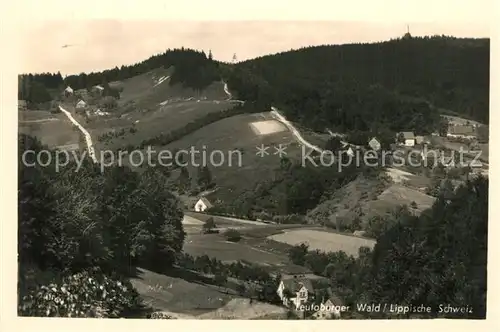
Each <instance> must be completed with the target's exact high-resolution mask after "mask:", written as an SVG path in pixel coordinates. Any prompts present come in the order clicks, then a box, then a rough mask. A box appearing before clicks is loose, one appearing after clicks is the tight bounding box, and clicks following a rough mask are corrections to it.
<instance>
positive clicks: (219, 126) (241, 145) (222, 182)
mask: <svg viewBox="0 0 500 332" xmlns="http://www.w3.org/2000/svg"><path fill="white" fill-rule="evenodd" d="M263 120H272V117H271V116H270V114H269V112H265V113H255V114H242V115H236V116H232V117H229V118H226V119H222V120H219V121H217V122H214V123H211V124H209V125H207V126H204V127H203V128H201V129H199V130H196V131H195V132H193V133H191V134H188V135H186V136H184V137H182V138H181V139H179V140H177V141H175V142H172V143H170V144H169V145H167V146H162V147H159V149H166V150H169V151H175V150H176V149H179V150H189V149H191V148H193V149H195V150H196V151H206V154H205V155H206V156H207V158H206V159H207V163H208V166H209V168H210V171H211V173H212V177H213V180H214V182H215V183H216V184H217V186H218V187H219V188H220V189H219V190H218V191H217V192H216V193H214V194H213V195H209V196H210V197H212V196H214V197H216V198H217V199H220V200H221V201H224V200H231V201H232V200H234V197H235V196H236V195H238V194H239V193H241V192H243V191H245V190H246V189H248V188H253V186H255V185H256V184H257V183H258V182H260V181H263V180H266V179H271V178H272V177H273V174H274V172H275V171H276V170H277V169H278V168H279V166H280V160H281V159H280V157H279V156H278V155H276V154H275V152H276V150H275V148H276V147H277V146H278V145H279V144H281V145H282V146H284V147H285V148H286V153H287V157H288V158H289V159H291V160H294V159H295V160H300V155H301V150H300V146H299V145H298V144H297V143H296V142H295V140H294V138H293V135H292V134H291V133H290V132H289V131H283V132H279V133H274V134H269V135H263V136H262V135H257V134H255V132H254V131H253V130H252V129H251V127H250V125H249V124H250V123H253V122H256V121H263ZM261 145H264V146H267V147H268V150H267V152H268V154H267V155H266V156H264V157H261V156H259V155H256V152H257V151H258V150H257V147H260V146H261ZM214 151H215V152H214ZM220 152H222V153H223V154H224V157H226V158H225V159H224V160H223V162H222V164H220V157H218V155H220ZM229 155H231V158H229ZM198 156H200V154H198ZM210 156H213V157H214V160H216V161H217V162H216V163H211V162H210V159H209V158H210ZM195 161H196V163H197V164H199V163H200V162H201V158H195ZM214 164H215V165H214ZM188 167H189V166H188ZM189 171H190V174H191V176H192V177H194V178H195V177H196V174H197V173H196V170H195V167H190V169H189Z"/></svg>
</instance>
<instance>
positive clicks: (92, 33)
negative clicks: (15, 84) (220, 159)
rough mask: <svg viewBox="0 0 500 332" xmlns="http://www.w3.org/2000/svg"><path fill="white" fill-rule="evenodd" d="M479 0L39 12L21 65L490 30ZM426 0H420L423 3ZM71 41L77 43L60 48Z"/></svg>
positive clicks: (24, 42)
mask: <svg viewBox="0 0 500 332" xmlns="http://www.w3.org/2000/svg"><path fill="white" fill-rule="evenodd" d="M332 1H333V0H332ZM476 1H477V2H473V1H461V0H455V2H454V4H455V7H457V8H456V11H455V12H454V11H450V10H446V8H445V7H443V8H441V7H439V5H432V4H436V3H437V4H442V3H443V2H446V1H445V0H441V1H437V2H429V5H430V6H431V7H430V9H429V10H428V11H424V14H421V15H420V16H416V14H415V15H413V16H412V15H410V14H412V13H413V12H411V11H408V12H407V11H403V10H402V9H401V10H399V13H402V14H401V15H398V16H394V18H393V19H385V20H384V19H363V16H360V15H358V16H349V15H343V16H342V15H340V16H339V15H337V17H346V18H347V20H339V19H335V20H326V19H325V18H324V16H323V17H322V20H311V19H307V17H305V16H304V18H301V19H293V20H283V19H284V18H285V16H283V17H280V20H279V21H276V20H275V21H269V20H236V19H234V17H233V20H232V21H216V20H193V19H191V20H185V19H184V18H183V20H172V18H167V19H160V18H158V17H151V18H142V17H141V15H139V14H137V15H135V16H133V15H132V16H123V17H124V18H122V19H114V18H106V17H102V18H101V17H99V18H92V19H89V17H74V18H72V19H66V20H61V19H60V18H53V19H47V20H45V21H40V20H35V21H30V24H29V25H24V26H23V29H22V32H23V38H22V39H21V42H20V43H19V44H20V50H21V53H20V55H21V56H20V71H21V72H23V73H26V72H57V71H60V72H61V73H62V74H63V75H69V74H77V73H80V72H91V71H101V70H104V69H109V68H114V67H115V66H121V65H129V64H133V63H136V62H140V61H142V60H145V59H147V58H148V57H150V56H151V55H153V54H156V53H159V52H164V51H165V50H166V49H168V48H180V47H182V46H184V47H189V48H194V49H198V50H204V51H205V52H207V53H208V51H209V50H211V51H212V54H213V56H214V58H215V59H217V60H221V61H231V59H232V57H233V54H236V56H237V58H238V60H239V61H241V60H246V59H250V58H254V57H257V56H261V55H265V54H272V53H276V52H281V51H287V50H290V49H296V48H299V47H304V46H312V45H322V44H344V43H357V42H376V41H383V40H388V39H391V38H396V37H400V36H402V35H403V34H404V33H405V32H406V29H407V25H409V29H410V33H411V34H412V35H414V36H424V35H436V34H437V35H441V34H445V35H453V36H456V37H490V30H489V29H490V25H489V22H490V20H489V19H488V18H489V16H488V15H487V10H488V7H486V6H480V5H479V4H481V3H483V4H484V3H485V1H480V0H476ZM385 2H387V1H385ZM402 2H404V0H400V2H399V3H402ZM425 2H426V0H421V1H420V3H421V5H420V7H418V8H421V7H422V6H425ZM427 2H428V1H427ZM376 3H380V4H383V3H384V1H382V0H381V1H378V2H376ZM432 6H433V7H432ZM467 6H469V7H467ZM415 8H417V7H415ZM414 12H415V11H414ZM405 13H406V14H405ZM440 13H441V14H440ZM405 15H406V16H405ZM334 16H335V15H332V17H334ZM66 17H67V15H66ZM290 17H292V16H290ZM293 17H298V16H293ZM373 17H375V16H373ZM377 17H382V16H380V15H379V16H377ZM66 44H70V45H73V46H71V47H67V48H62V46H63V45H66Z"/></svg>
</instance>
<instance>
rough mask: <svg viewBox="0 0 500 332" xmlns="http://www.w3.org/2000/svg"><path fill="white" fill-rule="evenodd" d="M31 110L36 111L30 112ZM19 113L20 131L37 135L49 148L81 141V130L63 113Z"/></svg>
mask: <svg viewBox="0 0 500 332" xmlns="http://www.w3.org/2000/svg"><path fill="white" fill-rule="evenodd" d="M31 112H34V113H33V114H29V113H31ZM19 113H20V114H19V124H18V129H19V133H24V134H27V135H31V136H35V137H37V138H38V139H39V140H40V141H41V142H42V144H45V145H47V146H48V147H49V148H55V147H58V146H61V145H70V144H79V143H80V131H79V130H78V128H76V127H75V126H74V125H73V124H72V123H71V122H70V121H69V119H68V118H67V117H66V116H65V115H64V114H62V113H57V114H51V113H50V112H44V111H25V112H19ZM21 113H23V114H21ZM28 119H29V120H28ZM49 119H53V120H49ZM25 121H29V122H25Z"/></svg>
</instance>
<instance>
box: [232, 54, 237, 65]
mask: <svg viewBox="0 0 500 332" xmlns="http://www.w3.org/2000/svg"><path fill="white" fill-rule="evenodd" d="M236 61H237V58H236V53H234V54H233V63H236Z"/></svg>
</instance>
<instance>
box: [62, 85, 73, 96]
mask: <svg viewBox="0 0 500 332" xmlns="http://www.w3.org/2000/svg"><path fill="white" fill-rule="evenodd" d="M73 92H74V91H73V89H72V88H71V87H70V86H69V85H68V86H67V87H66V89H64V95H65V96H66V97H68V96H71V95H72V94H73Z"/></svg>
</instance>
